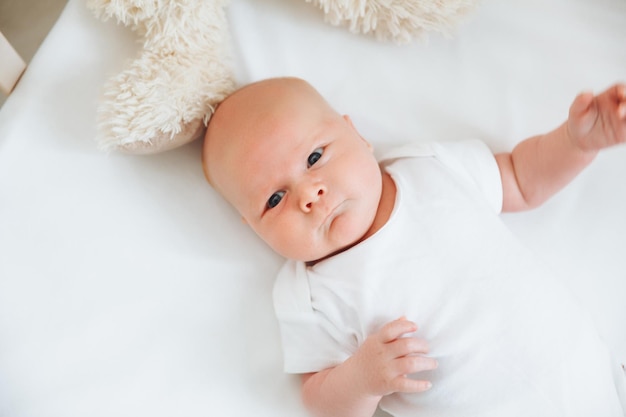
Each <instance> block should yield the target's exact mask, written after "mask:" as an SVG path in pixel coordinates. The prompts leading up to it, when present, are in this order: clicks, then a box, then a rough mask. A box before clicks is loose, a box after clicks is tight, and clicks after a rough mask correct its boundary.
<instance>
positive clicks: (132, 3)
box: [87, 0, 162, 27]
mask: <svg viewBox="0 0 626 417" xmlns="http://www.w3.org/2000/svg"><path fill="white" fill-rule="evenodd" d="M160 3H162V1H161V0H87V8H88V9H90V10H91V11H92V12H93V13H94V14H95V15H96V17H97V18H98V19H100V20H103V21H107V20H109V19H111V18H115V19H116V20H117V23H121V24H123V25H125V26H134V27H136V26H139V25H140V23H141V22H143V21H145V20H147V19H150V18H152V17H153V16H155V15H156V13H157V10H158V8H159V7H160Z"/></svg>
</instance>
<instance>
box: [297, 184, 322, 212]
mask: <svg viewBox="0 0 626 417" xmlns="http://www.w3.org/2000/svg"><path fill="white" fill-rule="evenodd" d="M324 194H326V187H325V186H324V185H323V184H320V183H316V184H309V185H307V186H304V187H303V188H302V194H301V197H300V208H301V209H302V211H304V212H305V213H309V212H310V211H311V210H312V209H313V205H314V204H315V203H317V202H318V201H319V200H320V199H321V198H322V196H323V195H324Z"/></svg>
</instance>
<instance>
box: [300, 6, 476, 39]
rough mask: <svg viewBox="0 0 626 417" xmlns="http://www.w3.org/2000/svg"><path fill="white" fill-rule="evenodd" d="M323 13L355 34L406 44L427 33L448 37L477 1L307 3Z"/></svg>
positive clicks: (329, 19)
mask: <svg viewBox="0 0 626 417" xmlns="http://www.w3.org/2000/svg"><path fill="white" fill-rule="evenodd" d="M306 1H307V2H308V3H313V4H316V5H317V6H318V7H319V8H321V9H322V10H323V11H324V14H325V19H326V21H328V22H330V23H331V24H333V25H344V26H348V27H349V28H350V31H352V32H354V33H366V34H367V33H371V34H373V35H374V36H376V38H378V39H380V40H393V41H395V42H397V43H406V42H409V41H411V40H412V39H424V38H426V37H427V34H428V32H439V33H442V34H444V35H450V34H451V33H452V32H453V30H454V28H455V27H456V26H457V25H458V23H459V21H460V20H461V19H462V18H463V17H464V16H465V15H467V14H468V13H469V12H470V11H472V10H473V9H474V8H475V7H476V5H477V4H478V0H306Z"/></svg>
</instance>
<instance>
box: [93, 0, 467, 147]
mask: <svg viewBox="0 0 626 417" xmlns="http://www.w3.org/2000/svg"><path fill="white" fill-rule="evenodd" d="M306 1H307V2H311V3H313V4H315V5H317V6H318V7H320V8H321V9H322V10H323V11H324V13H325V15H326V20H327V21H329V22H330V23H332V24H335V25H339V24H341V25H347V26H348V27H349V28H350V30H351V31H353V32H358V33H366V34H367V33H369V34H373V35H375V36H376V37H377V38H379V39H392V40H394V41H396V42H400V43H401V42H408V41H410V40H411V39H414V38H422V37H424V35H425V34H426V33H427V32H429V31H437V32H441V33H444V34H449V33H450V32H451V31H452V29H453V28H454V27H455V26H456V25H457V23H458V21H459V20H460V19H461V18H462V17H463V16H464V15H465V14H466V13H468V12H469V11H470V10H472V9H473V8H474V6H475V5H476V4H477V3H478V0H306ZM227 3H228V0H88V7H89V8H90V9H92V10H93V11H94V13H95V14H96V16H98V17H99V18H100V19H102V20H107V19H110V18H115V19H116V20H117V21H118V22H119V23H122V24H124V25H127V26H130V27H132V28H133V29H134V30H135V31H136V32H137V33H138V34H140V35H141V36H143V38H144V44H143V50H142V52H141V55H140V56H139V57H138V58H137V59H136V60H135V61H133V62H132V63H130V65H129V67H128V68H127V69H126V70H124V71H123V72H122V73H120V74H119V75H117V76H115V77H113V78H112V79H111V80H109V82H108V83H107V84H106V85H105V92H104V97H103V99H102V102H101V104H100V106H99V108H98V132H99V133H98V138H97V139H98V143H99V147H100V148H101V149H104V150H121V151H126V152H131V153H155V152H161V151H165V150H168V149H172V148H175V147H177V146H180V145H183V144H185V143H188V142H190V141H192V140H194V139H196V138H198V137H200V136H201V135H202V132H203V131H204V128H205V126H206V124H207V123H208V121H209V118H210V117H211V114H212V111H213V109H214V108H215V106H216V105H217V104H218V103H219V102H220V101H222V100H223V99H224V98H225V97H226V96H227V95H228V94H229V93H230V92H232V91H233V89H234V88H235V83H234V80H233V73H232V70H231V68H230V55H229V46H230V45H229V39H228V38H229V36H228V27H227V22H226V17H225V7H226V6H227Z"/></svg>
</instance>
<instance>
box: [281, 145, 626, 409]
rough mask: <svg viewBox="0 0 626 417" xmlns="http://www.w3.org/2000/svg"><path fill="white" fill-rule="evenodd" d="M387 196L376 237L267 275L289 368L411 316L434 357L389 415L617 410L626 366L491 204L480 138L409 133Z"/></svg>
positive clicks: (394, 400)
mask: <svg viewBox="0 0 626 417" xmlns="http://www.w3.org/2000/svg"><path fill="white" fill-rule="evenodd" d="M382 166H383V167H384V169H385V170H386V171H387V172H388V173H389V174H390V175H391V177H392V178H393V180H394V182H395V184H396V189H397V195H396V202H395V206H394V210H393V212H392V215H391V217H390V219H389V220H388V222H387V223H386V224H385V225H384V226H383V227H382V228H381V229H380V230H379V231H378V232H377V233H376V234H374V235H373V236H372V237H370V238H368V239H366V240H365V241H363V242H361V243H359V244H358V245H356V246H354V247H352V248H350V249H348V250H346V251H344V252H342V253H340V254H338V255H335V256H333V257H331V258H329V259H326V260H323V261H321V262H318V263H317V264H315V265H314V266H312V267H307V266H306V265H305V264H304V263H302V262H295V261H288V262H287V263H286V264H285V266H284V267H283V269H282V270H281V272H280V274H279V276H278V278H277V280H276V284H275V287H274V306H275V311H276V315H277V318H278V320H279V325H280V331H281V338H282V345H283V353H284V366H285V371H286V372H290V373H308V372H317V371H321V370H323V369H326V368H329V367H333V366H336V365H338V364H340V363H342V362H343V361H345V360H346V359H347V358H348V357H349V356H351V355H352V354H354V352H355V351H356V350H357V349H358V347H359V346H360V345H361V344H362V343H363V341H364V340H365V339H366V338H367V336H368V335H370V334H371V333H373V332H376V331H377V330H379V329H380V328H381V327H382V326H383V325H384V324H386V323H388V322H390V321H392V320H394V319H397V318H399V317H401V316H406V317H407V318H408V319H409V320H412V321H414V322H415V323H416V324H417V325H418V327H419V330H418V332H417V334H416V335H417V336H418V337H421V338H424V339H425V340H427V341H428V343H429V346H430V353H429V356H431V357H434V358H436V359H437V360H438V362H439V367H438V368H437V369H436V370H434V371H430V372H424V373H420V374H418V375H416V377H418V378H419V379H427V380H430V381H431V382H432V384H433V386H432V388H431V389H430V390H429V391H427V392H424V393H418V394H401V393H396V394H392V395H389V396H386V397H383V399H382V401H381V403H380V406H381V408H382V409H384V410H386V411H387V412H389V413H391V414H392V415H394V416H398V417H401V416H427V417H435V416H437V417H443V416H450V417H451V416H455V417H457V416H458V417H460V416H463V417H472V416H476V417H478V416H480V417H488V416H494V417H495V416H497V417H515V416H533V417H538V416H546V417H548V416H549V417H557V416H580V417H583V416H585V417H589V416H603V417H604V416H605V417H623V416H624V409H625V408H624V407H626V406H625V405H624V404H622V402H623V399H624V390H625V389H624V377H623V374H622V373H621V369H620V367H619V365H617V364H616V363H613V362H612V360H611V358H610V355H609V353H608V352H607V349H606V347H605V346H604V344H603V343H602V341H601V340H600V339H599V337H598V335H597V332H596V330H595V328H594V325H593V323H592V322H591V319H590V317H589V316H588V315H587V314H586V313H585V312H584V311H583V309H582V308H581V306H580V305H579V304H578V303H577V302H576V300H575V299H574V298H573V297H572V295H571V294H570V293H569V292H568V291H567V290H566V289H565V288H564V287H562V286H561V285H560V284H559V282H558V281H557V280H555V279H554V278H552V277H551V276H550V275H549V274H548V273H547V272H546V268H545V267H544V266H543V265H541V264H539V263H538V262H537V261H536V260H535V259H534V258H533V256H531V255H530V253H529V252H528V251H527V250H526V249H525V248H524V247H523V246H522V245H521V244H520V243H518V241H517V240H516V239H515V238H514V237H513V236H512V234H511V233H510V232H509V231H508V229H507V228H506V227H505V226H504V224H503V223H502V221H501V219H500V218H499V216H498V214H499V212H500V210H501V207H502V185H501V180H500V174H499V170H498V167H497V164H496V162H495V159H494V157H493V155H492V153H491V152H490V151H489V149H487V147H486V146H485V145H484V144H482V143H481V142H477V141H467V142H455V143H449V144H446V145H442V144H437V143H434V144H431V145H420V146H418V145H413V146H412V147H407V148H406V149H404V150H403V151H401V152H399V153H396V154H395V155H394V156H393V157H392V158H391V159H388V160H384V161H383V162H382Z"/></svg>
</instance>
